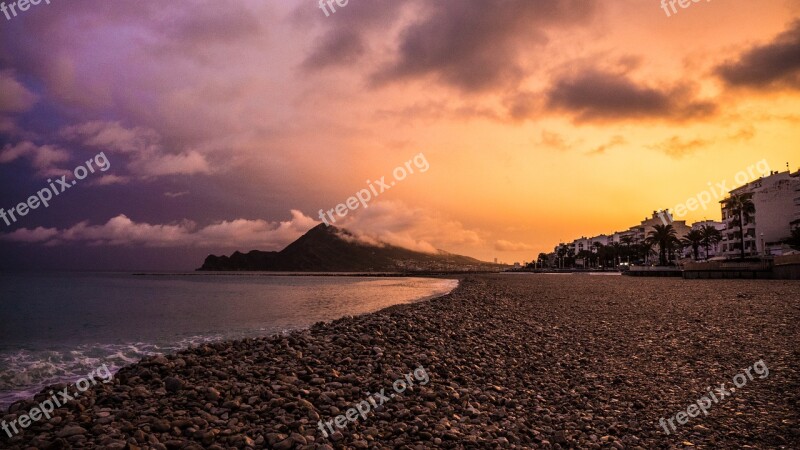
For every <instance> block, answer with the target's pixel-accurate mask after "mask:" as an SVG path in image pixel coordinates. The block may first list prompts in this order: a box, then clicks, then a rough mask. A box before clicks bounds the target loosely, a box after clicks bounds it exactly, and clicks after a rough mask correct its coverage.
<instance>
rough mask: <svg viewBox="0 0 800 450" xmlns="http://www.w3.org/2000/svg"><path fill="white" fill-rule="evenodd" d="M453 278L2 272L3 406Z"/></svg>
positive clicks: (437, 289) (435, 289)
mask: <svg viewBox="0 0 800 450" xmlns="http://www.w3.org/2000/svg"><path fill="white" fill-rule="evenodd" d="M457 284H458V282H457V281H456V280H450V279H436V278H416V277H363V276H292V275H291V274H287V275H274V274H266V273H252V272H248V273H231V274H229V273H225V274H205V273H188V274H177V273H175V274H132V273H48V274H41V273H36V274H33V273H31V274H25V273H0V411H2V410H5V408H7V407H8V406H9V405H10V404H12V403H13V402H14V401H16V400H19V399H26V398H30V397H32V396H33V395H34V394H36V393H38V392H40V391H41V390H42V388H44V387H45V386H47V385H50V384H56V383H70V382H74V381H76V380H78V379H80V378H82V377H84V376H86V375H87V374H89V373H90V372H91V371H93V370H95V369H97V368H99V367H102V366H103V365H106V366H107V367H108V368H109V369H111V371H112V372H113V371H116V370H117V369H119V368H120V367H122V366H125V365H127V364H130V363H133V362H136V361H138V360H139V359H141V358H142V357H143V356H147V355H154V354H164V353H172V352H176V351H178V350H181V349H185V348H189V347H191V346H196V345H201V344H203V343H207V342H215V341H220V340H230V339H239V338H245V337H258V336H268V335H272V334H277V333H286V332H288V331H291V330H296V329H302V328H306V327H309V326H311V325H313V324H314V323H316V322H320V321H330V320H335V319H338V318H341V317H344V316H348V315H359V314H365V313H370V312H374V311H377V310H379V309H383V308H385V307H388V306H391V305H397V304H403V303H413V302H417V301H421V300H425V299H429V298H432V297H436V296H440V295H443V294H446V293H448V292H450V291H451V290H453V289H454V288H455V287H456V286H457Z"/></svg>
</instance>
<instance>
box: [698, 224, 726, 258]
mask: <svg viewBox="0 0 800 450" xmlns="http://www.w3.org/2000/svg"><path fill="white" fill-rule="evenodd" d="M700 234H702V235H703V246H704V247H705V248H706V259H708V258H709V256H710V254H709V248H710V247H711V246H712V245H717V244H718V243H719V241H721V240H722V233H720V232H719V230H718V229H716V228H714V226H713V225H703V227H702V228H700Z"/></svg>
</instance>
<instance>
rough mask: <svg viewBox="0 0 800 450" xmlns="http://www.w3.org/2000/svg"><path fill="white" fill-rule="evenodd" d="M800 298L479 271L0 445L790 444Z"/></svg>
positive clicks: (754, 287) (135, 376)
mask: <svg viewBox="0 0 800 450" xmlns="http://www.w3.org/2000/svg"><path fill="white" fill-rule="evenodd" d="M796 288H797V283H794V282H772V283H769V284H763V283H759V282H747V281H739V282H737V283H725V282H721V281H720V282H716V281H703V282H702V283H701V284H695V283H693V284H691V285H688V284H685V283H678V282H676V281H675V280H672V279H630V278H627V277H626V278H623V277H599V278H597V277H592V279H589V277H569V278H563V277H536V278H528V277H503V276H502V275H481V276H468V277H466V278H464V279H463V280H462V281H461V282H460V283H459V285H458V287H456V288H455V289H454V290H453V291H452V292H451V293H449V294H446V295H444V296H439V297H435V298H432V299H429V300H425V301H419V302H415V303H410V304H400V305H393V306H390V307H388V308H384V309H381V310H380V311H377V312H374V313H368V314H364V315H360V316H355V317H343V318H340V319H336V320H334V321H331V322H318V323H316V324H314V325H312V326H311V327H310V328H308V329H305V330H302V331H294V332H290V333H289V334H286V335H276V336H270V337H263V338H248V339H243V340H238V341H229V342H220V343H215V344H211V345H204V346H200V347H197V348H192V349H187V350H184V351H181V352H178V353H176V354H172V355H167V356H158V357H152V358H145V359H143V360H142V361H140V362H139V363H136V364H133V365H129V366H126V367H124V368H122V369H120V371H119V372H117V374H115V376H114V379H113V381H112V382H111V383H109V384H107V385H98V386H95V387H93V388H92V389H90V390H89V391H87V393H86V397H84V398H81V399H80V400H79V401H76V402H75V403H74V404H70V405H68V407H66V408H60V409H58V410H56V413H57V415H58V417H59V419H58V421H57V423H53V422H55V421H56V419H55V417H54V419H52V420H51V421H50V422H46V423H36V424H33V425H31V426H30V427H29V428H28V429H26V430H25V432H24V434H23V435H21V436H20V437H19V438H18V439H16V440H12V441H11V442H10V443H9V442H8V440H7V437H6V436H5V434H3V435H2V436H1V437H0V441H2V442H5V443H8V444H9V448H25V447H26V446H37V447H47V446H49V445H61V446H70V445H74V446H83V447H85V448H93V447H96V448H125V446H126V445H128V444H133V445H135V446H137V447H140V448H159V449H161V448H164V449H171V448H211V449H218V448H227V447H237V448H248V447H249V448H254V449H256V448H284V449H289V448H319V449H330V448H344V447H347V448H387V447H389V448H391V447H394V448H397V447H407V448H427V447H430V446H435V447H439V448H464V447H466V448H484V447H487V446H488V447H503V448H509V447H517V448H552V447H555V446H556V445H559V446H561V447H562V448H563V447H570V446H572V447H580V448H601V447H612V446H613V447H616V448H670V447H674V446H676V445H679V444H681V443H682V442H690V443H693V445H722V446H729V447H730V446H733V447H741V446H742V445H751V446H755V447H757V448H765V447H771V448H792V447H797V446H798V444H800V417H798V412H797V411H796V410H794V409H793V407H792V405H796V404H797V402H798V400H799V399H798V395H799V394H798V392H797V390H796V389H793V388H792V386H795V387H796V386H798V385H800V374H798V366H799V365H798V361H797V358H798V356H797V355H796V352H794V353H792V351H791V350H789V349H790V348H791V342H796V341H797V338H798V329H797V326H796V323H797V320H798V319H800V313H799V312H798V311H800V310H798V308H797V306H796V305H795V304H793V303H796V300H794V301H793V300H791V298H792V297H791V295H792V293H793V292H795V291H796ZM732 311H734V312H736V314H731V312H732ZM745 318H746V320H742V319H745ZM703 323H706V324H707V325H706V326H702V324H703ZM731 343H735V345H731ZM759 359H763V361H765V362H766V364H768V365H769V369H770V376H769V378H766V379H764V380H759V381H758V382H757V383H756V382H754V383H752V385H748V386H747V387H746V388H745V389H743V390H742V392H741V393H738V392H737V394H736V399H735V400H734V401H729V402H728V403H726V404H721V405H718V406H715V409H714V411H713V412H712V413H711V414H710V415H709V416H708V417H707V418H703V417H701V418H695V419H692V421H691V422H690V423H689V424H688V425H683V426H681V427H679V428H678V429H677V431H676V433H675V434H674V435H672V436H664V434H663V431H660V430H659V429H658V419H659V418H661V417H670V416H672V415H673V414H675V413H677V412H679V411H680V410H681V409H686V404H687V400H690V399H695V398H697V396H698V393H700V394H702V392H704V390H705V387H706V386H708V385H710V384H712V383H714V382H723V381H726V380H730V375H733V374H735V373H737V372H738V371H739V368H743V367H746V366H748V365H751V364H752V363H753V361H756V360H759ZM420 366H424V368H425V370H426V371H427V373H428V374H429V375H430V382H429V383H428V384H426V385H425V386H414V387H413V388H410V389H409V390H408V391H407V392H405V393H403V395H398V396H397V397H396V398H392V400H391V401H390V402H387V403H386V405H383V407H382V408H379V409H377V410H376V411H373V412H372V413H371V415H369V416H367V417H366V418H365V419H363V420H358V421H356V422H352V423H351V422H348V423H347V426H346V427H344V428H343V429H341V430H337V432H335V433H333V434H332V435H331V436H330V437H329V438H325V437H323V436H322V434H321V433H320V431H319V430H318V429H317V424H318V421H320V420H324V421H327V420H330V419H334V418H335V417H336V416H338V415H341V414H344V413H345V411H347V409H348V408H351V407H352V406H353V405H355V404H357V403H358V402H359V401H361V400H363V399H364V398H366V396H367V394H368V393H374V392H378V391H380V389H386V390H387V392H388V391H390V389H387V388H390V387H391V386H392V383H393V382H394V381H396V380H397V379H399V378H401V377H402V376H403V374H405V373H409V372H410V371H413V370H414V369H415V368H417V367H420ZM21 406H23V407H21ZM30 406H35V404H34V403H30V402H29V403H27V404H24V405H17V408H16V411H18V412H19V411H25V410H27V409H28V407H30ZM742 413H743V414H742ZM10 418H11V417H10V416H9V415H6V417H5V418H4V419H5V420H8V419H10Z"/></svg>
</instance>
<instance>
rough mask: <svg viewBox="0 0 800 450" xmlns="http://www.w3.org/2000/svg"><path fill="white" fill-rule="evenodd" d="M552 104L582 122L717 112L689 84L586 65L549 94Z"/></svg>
mask: <svg viewBox="0 0 800 450" xmlns="http://www.w3.org/2000/svg"><path fill="white" fill-rule="evenodd" d="M547 104H548V107H550V108H552V109H555V110H561V111H565V112H567V113H569V114H572V115H574V116H575V119H576V120H577V121H579V122H594V121H598V122H599V121H606V120H626V119H632V120H652V119H664V120H672V121H680V120H685V119H689V118H695V117H701V116H709V115H712V114H714V113H715V111H716V106H715V105H714V104H713V103H710V102H706V101H701V100H697V99H694V98H693V96H692V90H691V89H690V88H689V87H687V86H677V87H663V88H656V87H650V86H643V85H639V84H637V83H636V82H634V81H633V80H631V79H630V78H629V77H628V76H627V75H625V74H614V73H608V72H603V71H597V70H593V69H585V70H583V71H581V72H578V73H577V75H568V76H564V77H562V78H560V79H558V80H557V81H555V83H554V84H553V86H552V87H551V89H550V91H549V92H548V94H547Z"/></svg>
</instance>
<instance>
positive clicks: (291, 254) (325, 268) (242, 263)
mask: <svg viewBox="0 0 800 450" xmlns="http://www.w3.org/2000/svg"><path fill="white" fill-rule="evenodd" d="M498 268H499V266H497V265H495V264H491V263H486V262H483V261H479V260H477V259H475V258H470V257H468V256H460V255H454V254H450V253H447V252H445V251H442V250H439V251H438V252H437V253H435V254H430V253H422V252H416V251H413V250H408V249H405V248H401V247H396V246H393V245H388V244H384V245H369V244H366V243H363V242H360V241H359V240H358V239H357V238H356V236H355V235H353V234H352V233H350V232H349V231H347V230H345V229H341V228H337V227H334V226H328V225H325V224H320V225H317V226H316V227H314V228H312V229H311V230H309V231H308V232H307V233H306V234H304V235H303V236H301V237H300V238H299V239H297V240H296V241H294V242H292V243H291V244H289V245H288V246H287V247H286V248H284V249H283V250H281V251H279V252H263V251H259V250H253V251H250V252H248V253H241V252H238V251H237V252H235V253H233V254H232V255H231V256H214V255H209V256H208V257H207V258H206V260H205V262H204V263H203V266H202V267H200V268H199V269H197V270H204V271H231V270H263V271H286V272H464V271H478V270H497V269H498Z"/></svg>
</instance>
